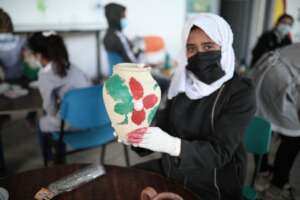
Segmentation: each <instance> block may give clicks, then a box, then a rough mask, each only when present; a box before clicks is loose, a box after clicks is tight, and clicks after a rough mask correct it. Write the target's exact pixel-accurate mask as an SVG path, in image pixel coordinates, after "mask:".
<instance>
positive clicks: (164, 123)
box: [140, 75, 255, 200]
mask: <svg viewBox="0 0 300 200" xmlns="http://www.w3.org/2000/svg"><path fill="white" fill-rule="evenodd" d="M218 93H220V96H219V98H218V101H217V102H216V99H217V96H218ZM215 102H216V103H215ZM214 104H215V110H214V114H212V112H213V111H212V110H213V107H214V106H213V105H214ZM254 113H255V96H254V89H253V86H252V84H251V82H250V81H249V80H246V79H241V78H239V77H237V76H236V75H235V76H234V77H233V78H232V79H231V80H229V81H228V82H226V83H225V86H224V88H223V89H222V91H221V92H220V89H219V90H218V91H216V92H214V93H213V94H211V95H210V96H208V97H205V98H202V99H200V100H190V99H189V98H188V97H187V96H186V95H185V94H184V93H182V94H179V95H178V96H176V97H175V98H173V99H172V100H171V101H169V102H168V103H167V107H166V109H165V110H163V111H161V112H159V113H158V115H157V126H159V127H160V128H162V129H163V130H164V131H166V132H167V133H169V134H171V135H173V136H176V137H179V138H181V139H182V140H181V141H182V143H181V154H180V156H179V157H172V156H169V155H167V154H164V155H163V158H162V168H163V171H164V175H165V176H167V177H169V178H173V179H175V180H176V181H179V182H181V183H182V184H184V185H185V186H186V187H188V188H190V189H191V190H192V191H194V192H195V193H197V194H199V196H200V197H202V199H207V200H217V199H228V200H229V199H230V200H239V199H242V195H241V188H242V186H243V182H244V177H245V169H246V154H245V150H244V147H243V134H244V132H245V129H246V127H247V126H248V124H249V122H250V120H251V118H252V117H253V115H254ZM212 118H213V119H212ZM212 120H213V121H212ZM140 151H141V150H140ZM219 197H220V198H219Z"/></svg>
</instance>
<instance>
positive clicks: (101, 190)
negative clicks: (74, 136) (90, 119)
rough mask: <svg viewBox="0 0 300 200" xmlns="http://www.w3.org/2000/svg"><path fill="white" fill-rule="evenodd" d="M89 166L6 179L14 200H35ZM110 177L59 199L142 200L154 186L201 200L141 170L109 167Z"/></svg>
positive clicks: (44, 170) (56, 168)
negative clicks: (39, 193) (143, 193)
mask: <svg viewBox="0 0 300 200" xmlns="http://www.w3.org/2000/svg"><path fill="white" fill-rule="evenodd" d="M84 166H86V165H83V164H73V165H58V166H54V167H48V168H42V169H37V170H33V171H28V172H24V173H21V174H17V175H15V176H12V177H7V178H6V179H4V180H2V184H1V185H2V186H3V187H5V188H6V189H7V190H8V192H9V199H10V200H19V199H22V200H26V199H30V200H32V199H33V197H34V195H35V193H36V192H37V191H38V190H39V189H40V188H41V187H46V186H47V185H49V184H50V183H51V182H53V181H55V180H57V179H59V178H61V177H64V176H66V175H68V174H70V173H72V172H74V171H76V170H78V169H80V168H82V167H84ZM105 169H106V174H105V175H104V176H100V177H98V178H97V179H95V180H94V181H92V182H89V183H87V184H85V185H83V186H81V187H79V188H78V189H76V190H73V191H71V192H68V193H64V194H61V195H59V196H57V197H56V198H54V199H55V200H73V199H74V200H75V199H76V200H78V199H80V200H81V199H82V200H83V199H84V200H92V199H93V200H98V199H99V200H139V196H140V193H141V191H142V190H143V189H144V188H145V187H147V186H151V187H153V188H154V189H155V190H157V191H158V192H166V191H169V192H175V193H177V194H179V195H181V196H182V197H183V198H184V200H197V197H196V196H194V194H193V193H191V192H190V191H188V190H185V189H183V187H181V186H180V185H178V184H175V183H173V182H170V181H168V180H166V179H165V178H164V177H162V176H160V175H157V174H154V173H150V172H146V171H143V170H139V169H133V168H124V167H117V166H105Z"/></svg>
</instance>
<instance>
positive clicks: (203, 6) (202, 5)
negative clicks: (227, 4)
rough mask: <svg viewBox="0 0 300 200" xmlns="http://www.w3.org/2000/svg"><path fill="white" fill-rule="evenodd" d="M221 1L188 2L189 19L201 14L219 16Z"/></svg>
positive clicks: (197, 0)
mask: <svg viewBox="0 0 300 200" xmlns="http://www.w3.org/2000/svg"><path fill="white" fill-rule="evenodd" d="M219 10H220V0H186V12H187V17H188V18H189V17H193V16H194V15H196V14H197V13H200V12H211V13H216V14H219V12H220V11H219Z"/></svg>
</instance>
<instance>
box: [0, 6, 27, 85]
mask: <svg viewBox="0 0 300 200" xmlns="http://www.w3.org/2000/svg"><path fill="white" fill-rule="evenodd" d="M13 31H14V30H13V23H12V21H11V18H10V17H9V15H8V14H7V13H6V12H5V11H4V10H3V9H1V8H0V66H2V67H3V71H4V76H5V80H6V81H16V80H18V79H20V78H21V77H22V64H23V61H22V50H23V46H24V43H25V39H24V38H21V37H19V36H16V35H14V34H13Z"/></svg>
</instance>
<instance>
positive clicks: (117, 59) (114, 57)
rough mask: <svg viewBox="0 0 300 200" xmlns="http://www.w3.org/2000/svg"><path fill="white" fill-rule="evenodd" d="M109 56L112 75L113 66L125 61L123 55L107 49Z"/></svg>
mask: <svg viewBox="0 0 300 200" xmlns="http://www.w3.org/2000/svg"><path fill="white" fill-rule="evenodd" d="M107 57H108V63H109V74H110V75H111V74H112V72H113V67H114V66H115V65H116V64H119V63H122V62H124V59H123V58H122V57H121V55H120V54H118V53H116V52H113V51H107Z"/></svg>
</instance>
